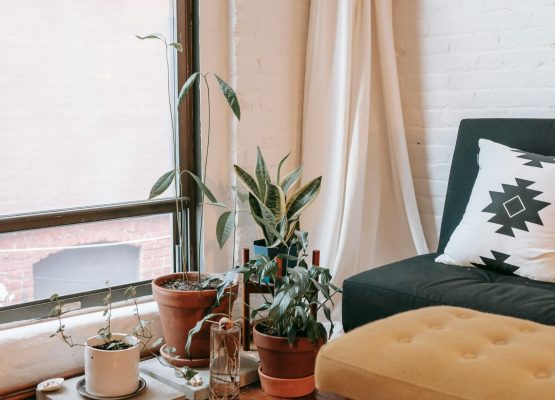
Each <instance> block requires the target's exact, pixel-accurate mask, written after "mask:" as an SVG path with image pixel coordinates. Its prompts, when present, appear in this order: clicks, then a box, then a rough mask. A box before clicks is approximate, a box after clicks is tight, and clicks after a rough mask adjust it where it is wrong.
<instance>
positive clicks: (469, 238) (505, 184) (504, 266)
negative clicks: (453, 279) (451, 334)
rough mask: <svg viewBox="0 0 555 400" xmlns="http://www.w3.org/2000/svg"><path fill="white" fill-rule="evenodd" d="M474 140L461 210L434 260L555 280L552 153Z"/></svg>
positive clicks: (554, 212) (553, 160)
mask: <svg viewBox="0 0 555 400" xmlns="http://www.w3.org/2000/svg"><path fill="white" fill-rule="evenodd" d="M478 143H479V147H480V153H479V158H478V164H479V166H480V172H479V173H478V177H477V178H476V182H475V183H474V188H473V189H472V194H471V195H470V200H469V201H468V205H467V207H466V212H465V213H464V216H463V219H462V221H461V222H460V224H459V225H458V226H457V229H455V231H454V232H453V234H452V235H451V238H450V239H449V242H448V243H447V246H446V247H445V251H444V254H442V255H440V256H439V257H438V258H437V259H436V261H437V262H441V263H444V264H450V265H462V266H467V267H473V266H476V267H479V268H485V269H492V270H495V271H498V272H505V273H508V274H510V273H514V274H516V275H520V276H524V277H526V278H530V279H536V280H540V281H546V282H555V185H553V182H555V157H553V156H542V155H538V154H535V153H528V152H525V151H522V150H517V149H513V148H511V147H508V146H505V145H502V144H499V143H495V142H492V141H491V140H487V139H480V140H479V141H478Z"/></svg>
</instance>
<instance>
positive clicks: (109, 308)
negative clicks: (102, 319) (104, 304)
mask: <svg viewBox="0 0 555 400" xmlns="http://www.w3.org/2000/svg"><path fill="white" fill-rule="evenodd" d="M107 319H108V340H110V339H111V338H112V326H111V324H112V287H111V286H108V317H107Z"/></svg>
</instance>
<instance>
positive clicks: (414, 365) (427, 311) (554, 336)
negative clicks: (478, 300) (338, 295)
mask: <svg viewBox="0 0 555 400" xmlns="http://www.w3.org/2000/svg"><path fill="white" fill-rule="evenodd" d="M315 377H316V387H317V388H318V389H319V390H320V391H324V392H332V393H336V394H339V395H341V396H344V397H346V398H349V399H368V400H381V399H391V400H404V399H407V400H421V399H426V400H436V399H465V400H469V399H499V400H517V399H518V400H529V399H542V400H544V399H545V400H550V399H555V327H553V326H547V325H541V324H537V323H534V322H530V321H525V320H522V319H517V318H510V317H503V316H499V315H494V314H486V313H482V312H478V311H473V310H468V309H465V308H457V307H428V308H422V309H419V310H414V311H409V312H405V313H401V314H397V315H394V316H392V317H389V318H385V319H383V320H380V321H375V322H373V323H370V324H368V325H365V326H362V327H360V328H358V329H355V330H353V331H352V332H349V333H348V334H346V335H345V336H342V337H340V338H338V339H336V340H334V341H332V342H330V343H329V344H327V345H326V346H324V347H323V348H322V349H321V351H320V353H319V354H318V358H317V360H316V375H315Z"/></svg>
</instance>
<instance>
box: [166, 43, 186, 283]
mask: <svg viewBox="0 0 555 400" xmlns="http://www.w3.org/2000/svg"><path fill="white" fill-rule="evenodd" d="M163 42H164V45H165V56H166V78H167V86H168V107H169V110H170V121H171V128H172V140H173V170H174V185H175V218H176V219H177V234H178V235H179V253H180V255H181V256H180V258H181V263H182V267H183V274H182V275H183V276H182V279H183V281H187V282H188V281H189V277H188V276H187V273H186V270H187V268H186V266H185V251H184V248H183V247H184V246H183V243H184V242H185V238H184V235H183V226H182V224H181V217H180V215H181V214H180V212H179V201H180V199H181V197H182V196H181V194H182V190H181V174H180V168H179V162H178V158H177V154H178V147H177V129H176V126H175V116H174V108H173V106H172V100H171V99H172V96H171V79H170V59H169V55H168V47H169V46H168V42H167V41H166V39H163ZM181 203H182V204H181V205H183V200H181ZM181 210H183V208H181Z"/></svg>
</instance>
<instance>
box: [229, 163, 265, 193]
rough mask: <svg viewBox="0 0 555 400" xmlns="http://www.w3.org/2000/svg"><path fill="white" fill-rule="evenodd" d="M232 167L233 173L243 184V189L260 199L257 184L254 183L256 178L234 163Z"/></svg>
mask: <svg viewBox="0 0 555 400" xmlns="http://www.w3.org/2000/svg"><path fill="white" fill-rule="evenodd" d="M233 169H234V170H235V174H236V175H237V177H238V178H239V181H241V183H242V184H243V186H245V189H247V190H248V191H249V192H250V193H251V194H252V195H253V196H254V197H256V198H258V199H260V191H259V190H258V184H257V183H256V180H255V179H254V178H253V177H252V176H251V174H249V173H248V172H247V171H245V170H244V169H243V168H241V167H240V166H238V165H234V166H233Z"/></svg>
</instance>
